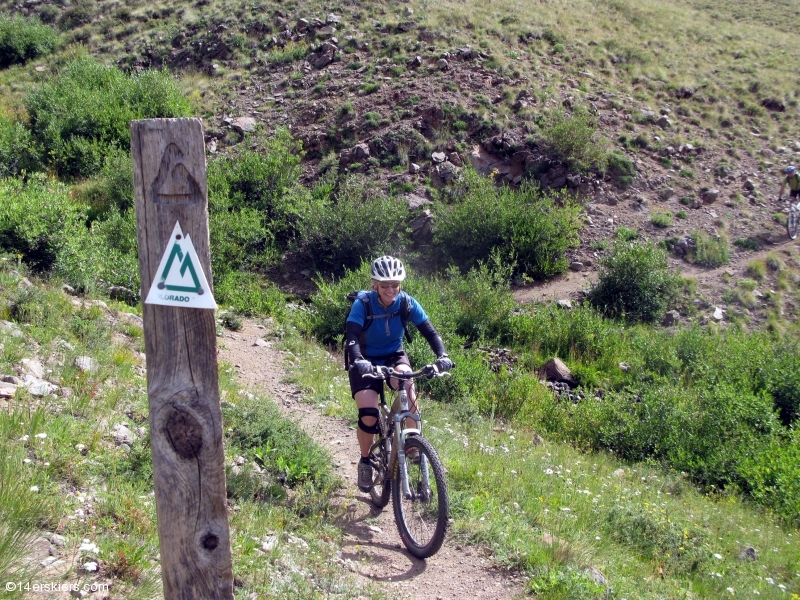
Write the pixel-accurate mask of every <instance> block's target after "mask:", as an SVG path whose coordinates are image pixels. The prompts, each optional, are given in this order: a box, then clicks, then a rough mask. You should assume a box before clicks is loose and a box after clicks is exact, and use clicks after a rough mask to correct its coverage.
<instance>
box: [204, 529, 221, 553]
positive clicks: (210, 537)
mask: <svg viewBox="0 0 800 600" xmlns="http://www.w3.org/2000/svg"><path fill="white" fill-rule="evenodd" d="M200 543H201V544H202V545H203V548H205V549H206V550H214V549H215V548H216V547H217V546H219V538H218V537H217V536H216V535H214V534H213V533H211V532H209V533H206V534H205V535H204V536H203V537H202V538H201V539H200Z"/></svg>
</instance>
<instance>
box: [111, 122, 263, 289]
mask: <svg viewBox="0 0 800 600" xmlns="http://www.w3.org/2000/svg"><path fill="white" fill-rule="evenodd" d="M231 127H232V128H233V130H234V131H236V132H237V133H239V134H241V135H244V134H245V133H253V132H254V131H255V130H256V120H255V119H254V118H253V117H237V118H236V119H234V120H233V121H232V122H231ZM112 297H113V296H112Z"/></svg>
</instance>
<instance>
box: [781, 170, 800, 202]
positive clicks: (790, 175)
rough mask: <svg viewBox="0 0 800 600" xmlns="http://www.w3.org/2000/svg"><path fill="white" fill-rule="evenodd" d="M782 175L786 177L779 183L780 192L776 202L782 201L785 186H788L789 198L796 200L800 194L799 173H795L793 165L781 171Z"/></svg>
mask: <svg viewBox="0 0 800 600" xmlns="http://www.w3.org/2000/svg"><path fill="white" fill-rule="evenodd" d="M783 173H784V174H785V175H786V177H785V178H784V180H783V183H781V190H780V191H779V192H778V200H779V201H781V200H783V190H784V188H785V187H786V185H787V184H788V185H789V196H790V197H791V198H796V197H797V196H798V195H799V194H800V173H798V172H797V169H796V168H795V167H794V165H789V166H788V167H786V168H785V169H784V170H783Z"/></svg>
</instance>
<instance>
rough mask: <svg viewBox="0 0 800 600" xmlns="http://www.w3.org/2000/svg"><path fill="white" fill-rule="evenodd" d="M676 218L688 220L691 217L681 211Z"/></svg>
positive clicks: (676, 214)
mask: <svg viewBox="0 0 800 600" xmlns="http://www.w3.org/2000/svg"><path fill="white" fill-rule="evenodd" d="M675 216H676V217H677V218H678V219H688V218H689V215H687V214H686V211H685V210H679V211H678V212H676V213H675Z"/></svg>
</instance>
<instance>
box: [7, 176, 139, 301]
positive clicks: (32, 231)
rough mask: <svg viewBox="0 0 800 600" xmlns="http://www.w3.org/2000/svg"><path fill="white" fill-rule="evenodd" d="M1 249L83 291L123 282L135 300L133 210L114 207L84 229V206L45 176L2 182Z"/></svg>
mask: <svg viewBox="0 0 800 600" xmlns="http://www.w3.org/2000/svg"><path fill="white" fill-rule="evenodd" d="M0 198H2V200H3V201H2V202H0V248H2V249H3V250H5V251H7V252H13V253H15V254H19V255H21V256H22V258H23V260H24V261H25V262H26V263H27V264H28V265H29V266H30V267H31V268H32V269H33V270H34V271H38V272H43V271H44V272H52V273H53V274H55V275H57V276H58V277H61V278H62V279H63V280H64V281H66V282H67V283H69V284H70V285H72V286H74V287H76V288H77V289H79V290H81V291H90V290H94V289H97V288H98V287H99V288H102V289H105V288H107V287H108V286H111V285H118V286H123V287H125V288H127V289H129V290H131V291H132V292H133V294H132V300H133V301H135V300H136V299H138V290H139V263H138V258H137V240H136V220H135V216H134V213H133V211H132V210H128V211H126V212H125V213H120V212H119V211H118V210H116V208H114V209H112V210H111V211H110V212H109V214H107V215H106V217H105V219H104V220H102V221H95V222H94V223H92V224H91V226H89V227H87V225H86V223H87V220H88V216H89V214H88V208H87V206H86V205H83V204H80V203H79V202H76V201H74V200H73V199H72V198H71V197H70V193H69V189H68V188H67V186H65V185H63V184H61V183H59V182H56V181H54V180H51V179H48V178H47V177H46V176H45V175H43V174H37V175H33V176H31V177H30V179H29V180H28V182H27V183H23V182H22V181H21V180H19V179H4V180H0Z"/></svg>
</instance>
